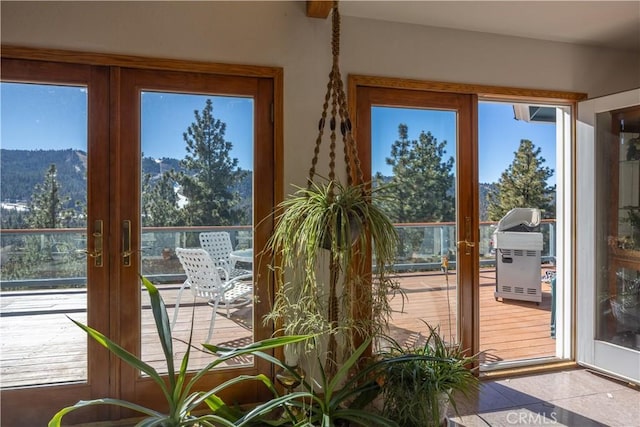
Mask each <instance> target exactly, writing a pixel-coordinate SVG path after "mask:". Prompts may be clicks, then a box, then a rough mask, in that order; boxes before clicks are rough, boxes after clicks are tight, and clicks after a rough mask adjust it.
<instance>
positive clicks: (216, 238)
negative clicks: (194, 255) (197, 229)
mask: <svg viewBox="0 0 640 427" xmlns="http://www.w3.org/2000/svg"><path fill="white" fill-rule="evenodd" d="M200 247H202V249H204V250H206V251H207V252H209V256H211V259H212V260H213V263H214V264H215V266H216V267H218V268H222V269H223V270H224V271H225V274H226V279H227V280H229V279H233V278H236V277H238V276H245V275H247V274H251V271H249V270H245V269H239V268H236V260H234V259H231V258H230V256H229V255H230V254H231V252H232V251H233V245H232V244H231V236H230V235H229V233H228V232H226V231H206V232H202V233H200Z"/></svg>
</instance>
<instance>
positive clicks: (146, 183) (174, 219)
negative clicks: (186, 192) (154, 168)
mask: <svg viewBox="0 0 640 427" xmlns="http://www.w3.org/2000/svg"><path fill="white" fill-rule="evenodd" d="M174 175H175V173H174V172H173V171H171V172H165V173H163V174H162V175H161V176H160V178H159V179H158V180H157V182H155V183H153V182H152V175H151V174H150V173H147V174H145V176H144V179H143V182H142V225H143V226H145V227H169V226H178V225H184V219H183V216H182V212H181V209H180V206H179V204H178V194H177V193H176V191H175V189H174V179H173V177H174Z"/></svg>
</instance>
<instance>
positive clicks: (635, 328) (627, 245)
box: [576, 89, 640, 383]
mask: <svg viewBox="0 0 640 427" xmlns="http://www.w3.org/2000/svg"><path fill="white" fill-rule="evenodd" d="M577 135H578V139H577V141H578V145H577V155H578V161H577V165H578V169H577V182H578V187H577V195H578V197H577V240H578V242H577V247H578V252H577V283H578V284H579V286H578V289H577V304H576V306H577V318H578V322H577V333H578V338H577V341H578V342H577V344H578V345H577V360H578V362H579V363H581V364H583V365H586V366H590V367H594V368H595V369H598V370H602V371H604V372H607V373H609V374H612V375H615V376H619V377H622V378H624V379H626V380H629V381H633V382H636V383H640V90H639V89H636V90H633V91H628V92H623V93H619V94H614V95H609V96H604V97H601V98H595V99H591V100H587V101H584V102H581V103H580V104H579V106H578V124H577Z"/></svg>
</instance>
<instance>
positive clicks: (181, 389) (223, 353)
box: [49, 278, 310, 427]
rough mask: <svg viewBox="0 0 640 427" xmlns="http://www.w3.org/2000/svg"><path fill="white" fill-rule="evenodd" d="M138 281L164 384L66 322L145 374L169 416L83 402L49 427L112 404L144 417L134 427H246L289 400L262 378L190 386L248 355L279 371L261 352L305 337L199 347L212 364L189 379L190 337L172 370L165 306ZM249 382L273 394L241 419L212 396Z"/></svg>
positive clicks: (109, 344)
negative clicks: (163, 365)
mask: <svg viewBox="0 0 640 427" xmlns="http://www.w3.org/2000/svg"><path fill="white" fill-rule="evenodd" d="M142 282H143V284H144V286H145V287H146V288H147V291H148V292H149V296H150V299H151V308H152V312H153V317H154V320H155V324H156V327H157V331H158V336H159V338H160V343H161V345H162V350H163V352H164V356H165V361H166V364H167V371H168V378H167V380H166V381H165V379H164V378H163V377H162V376H161V375H160V374H159V373H158V371H156V369H154V368H153V367H152V366H150V365H149V364H147V363H146V362H144V361H143V360H140V359H139V358H138V357H137V356H135V355H133V354H131V353H130V352H128V351H127V350H125V349H124V348H122V347H120V346H119V345H118V344H116V343H115V342H113V341H111V340H110V339H109V338H107V337H106V336H104V335H103V334H102V333H100V332H98V331H97V330H95V329H93V328H91V327H89V326H87V325H84V324H82V323H80V322H77V321H75V320H73V319H71V320H72V321H73V322H74V323H75V324H76V325H78V326H79V327H80V328H82V329H83V330H84V331H86V332H87V334H88V335H89V336H90V337H91V338H93V339H94V340H95V341H97V342H98V343H100V344H101V345H103V346H104V347H106V348H107V349H108V350H109V351H111V352H112V353H113V354H115V355H116V356H118V357H119V358H120V359H122V360H123V361H124V362H126V363H128V364H129V365H130V366H132V367H133V368H135V369H139V370H140V371H142V372H144V373H145V374H147V375H148V376H149V377H150V378H151V379H152V380H153V381H154V382H155V383H156V384H157V386H158V388H159V389H160V390H161V391H162V394H163V395H164V397H165V399H166V402H167V407H168V408H169V411H168V413H163V412H160V411H156V410H154V409H150V408H147V407H144V406H142V405H139V404H136V403H133V402H129V401H126V400H121V399H113V398H102V399H94V400H88V401H79V402H78V403H76V404H75V405H73V406H69V407H66V408H63V409H61V410H60V411H59V412H58V413H56V414H55V415H54V416H53V418H52V419H51V421H49V427H58V426H60V425H61V422H62V418H63V417H64V416H65V415H66V414H68V413H69V412H72V411H75V410H78V409H81V408H85V407H87V406H94V405H116V406H120V407H123V408H127V409H131V410H133V411H136V412H139V413H141V414H143V415H144V416H145V418H144V419H143V420H142V421H140V422H139V423H138V424H137V426H140V427H144V426H161V427H181V426H193V425H197V426H242V425H248V424H250V423H251V422H253V420H254V419H257V418H259V417H262V416H264V414H265V413H266V412H268V411H272V410H274V409H276V408H278V407H280V406H281V405H282V404H283V403H284V402H286V401H288V400H289V399H291V398H294V397H291V396H278V395H277V392H276V389H275V387H274V385H273V383H272V381H271V380H270V379H269V378H268V377H267V376H265V375H262V374H259V375H240V376H238V377H235V378H232V379H230V380H228V381H226V382H224V383H222V384H220V385H218V386H217V387H214V388H213V389H211V390H207V391H199V390H196V389H195V386H196V383H197V382H198V380H199V379H201V378H202V377H203V376H204V375H205V374H206V373H208V372H209V371H211V370H212V369H213V368H215V367H216V366H218V365H220V364H222V363H224V362H225V361H227V360H229V359H233V358H234V357H239V356H243V355H248V354H251V355H253V356H258V357H262V358H265V359H267V360H269V361H271V362H273V363H276V364H278V365H279V366H283V365H282V364H280V362H279V361H278V360H277V359H275V358H273V357H272V356H270V355H269V354H267V353H264V352H265V351H267V350H270V349H273V348H276V347H280V346H282V345H285V344H294V343H298V342H301V341H304V340H306V339H308V338H310V337H309V336H299V335H298V336H283V337H277V338H269V339H266V340H263V341H258V342H255V343H252V344H249V345H246V346H243V347H238V348H233V349H231V348H222V347H218V346H215V345H210V344H203V345H204V347H205V348H206V349H207V351H209V352H210V353H211V354H212V356H215V359H214V360H213V361H212V362H211V363H209V364H208V365H207V366H205V367H204V368H202V369H200V370H198V371H197V372H195V373H194V374H193V376H192V377H191V378H190V379H189V378H188V377H187V370H188V365H189V354H190V351H191V336H190V337H189V343H188V344H189V345H188V346H187V351H186V352H185V354H184V356H183V358H182V361H181V364H180V367H179V369H177V370H176V368H175V366H174V352H173V341H172V337H171V330H170V327H169V317H168V315H167V310H166V307H165V304H164V301H163V300H162V297H161V296H160V293H159V292H158V289H157V288H156V287H155V286H154V285H153V284H152V283H151V282H150V281H149V280H147V279H145V278H142ZM192 332H193V330H192ZM249 380H254V381H261V382H262V383H263V384H264V385H265V386H266V387H268V388H269V389H270V390H271V391H273V393H274V394H275V397H274V399H273V400H271V401H269V402H266V403H265V404H263V405H260V406H258V407H256V408H254V410H252V411H250V412H249V413H246V414H243V413H241V412H239V411H238V410H235V409H234V408H230V407H228V406H227V405H225V403H224V401H223V400H222V399H220V398H219V397H218V396H217V393H219V392H220V391H222V390H224V389H225V388H227V387H229V386H231V385H233V384H237V383H239V382H242V381H249ZM204 405H206V406H208V407H209V409H210V410H211V413H206V414H202V415H195V414H194V411H195V410H196V409H197V408H200V407H202V406H204Z"/></svg>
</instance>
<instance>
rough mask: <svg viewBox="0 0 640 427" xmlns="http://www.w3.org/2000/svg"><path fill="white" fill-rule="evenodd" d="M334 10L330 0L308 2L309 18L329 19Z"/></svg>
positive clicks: (311, 0) (308, 0)
mask: <svg viewBox="0 0 640 427" xmlns="http://www.w3.org/2000/svg"><path fill="white" fill-rule="evenodd" d="M332 8H333V1H330V0H307V16H308V17H309V18H320V19H327V17H328V16H329V12H331V9H332Z"/></svg>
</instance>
